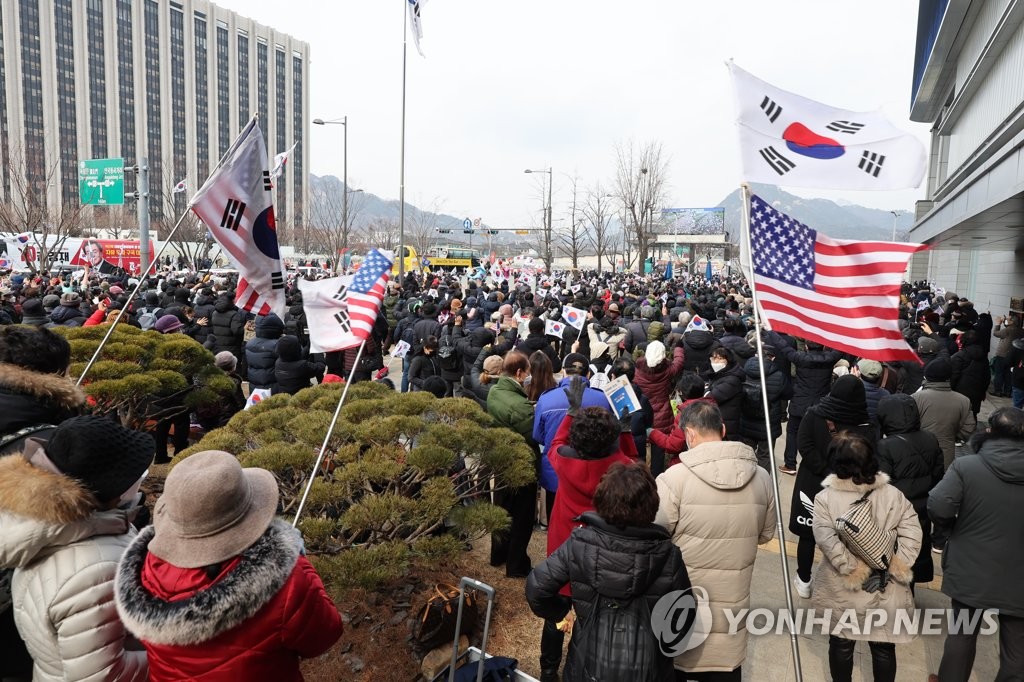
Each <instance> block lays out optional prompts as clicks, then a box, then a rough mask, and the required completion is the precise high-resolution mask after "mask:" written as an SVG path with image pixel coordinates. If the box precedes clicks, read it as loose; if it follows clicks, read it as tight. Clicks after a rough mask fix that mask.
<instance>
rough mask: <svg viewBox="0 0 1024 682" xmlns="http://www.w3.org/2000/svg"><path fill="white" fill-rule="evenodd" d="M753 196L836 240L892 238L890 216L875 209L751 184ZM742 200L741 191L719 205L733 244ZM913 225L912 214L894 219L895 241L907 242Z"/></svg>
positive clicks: (910, 212)
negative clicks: (723, 211) (903, 240)
mask: <svg viewBox="0 0 1024 682" xmlns="http://www.w3.org/2000/svg"><path fill="white" fill-rule="evenodd" d="M750 188H751V191H753V193H754V194H756V195H757V196H759V197H761V198H762V199H764V200H765V201H766V202H768V203H769V204H771V205H772V206H773V207H774V208H776V209H778V210H780V211H782V212H783V213H785V214H786V215H788V216H790V217H791V218H795V219H796V220H799V221H800V222H801V223H804V224H805V225H807V226H808V227H810V228H813V229H815V230H819V231H821V232H824V233H825V234H827V235H828V236H830V237H835V238H836V239H862V240H872V239H881V240H889V239H891V238H892V224H893V215H892V213H890V212H889V211H886V210H883V209H878V208H866V207H864V206H858V205H857V204H853V203H850V202H848V201H845V200H839V201H832V200H831V199H804V198H803V197H798V196H796V195H795V194H790V193H789V192H785V191H783V190H781V189H779V188H778V187H776V186H775V185H759V184H752V185H751V186H750ZM741 203H742V199H741V197H740V191H739V190H738V189H737V190H736V191H734V192H732V193H731V194H729V195H728V196H727V197H725V199H723V200H722V201H721V202H719V204H718V205H719V206H722V207H724V208H725V229H726V230H728V231H729V236H730V237H731V238H732V239H733V241H735V235H738V234H739V229H740V222H741V221H742V219H743V217H742V214H741V212H740V205H741ZM913 224H914V213H913V211H910V210H905V211H904V212H903V213H902V214H901V215H900V216H899V218H897V219H896V239H897V240H901V239H906V234H907V232H909V231H910V227H911V226H912V225H913Z"/></svg>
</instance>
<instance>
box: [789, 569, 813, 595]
mask: <svg viewBox="0 0 1024 682" xmlns="http://www.w3.org/2000/svg"><path fill="white" fill-rule="evenodd" d="M793 585H794V586H795V587H796V593H797V594H799V595H800V596H801V597H803V598H804V599H810V598H811V583H810V582H806V583H805V582H804V581H803V580H800V576H798V575H795V576H793Z"/></svg>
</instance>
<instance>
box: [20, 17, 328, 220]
mask: <svg viewBox="0 0 1024 682" xmlns="http://www.w3.org/2000/svg"><path fill="white" fill-rule="evenodd" d="M253 112H258V113H259V116H260V126H261V128H262V129H263V133H264V136H265V137H266V141H267V150H268V153H269V154H270V155H271V156H273V155H274V154H276V153H278V152H281V151H284V150H286V149H288V148H289V147H291V145H292V143H293V142H296V141H297V142H298V143H299V144H298V146H297V147H296V149H295V152H294V154H293V156H292V157H291V160H290V162H289V164H288V167H287V172H286V174H285V175H284V176H283V177H282V178H280V179H279V180H278V182H277V183H276V191H277V198H276V214H277V218H278V222H279V223H280V224H284V225H289V224H294V225H302V224H303V221H304V219H305V213H306V206H308V196H309V169H308V151H307V149H306V148H305V145H304V144H303V142H304V141H305V140H307V139H308V138H309V134H308V133H309V120H308V114H309V45H308V44H306V43H304V42H301V41H298V40H295V39H294V38H292V37H290V36H287V35H284V34H282V33H279V32H277V31H275V30H274V29H272V28H270V27H267V26H263V25H261V24H258V23H256V22H255V21H253V20H251V19H247V18H245V17H242V16H240V15H239V14H237V13H235V12H230V11H228V10H225V9H223V8H220V7H218V6H216V5H214V4H212V3H210V2H207V0H180V1H177V0H4V1H3V2H2V3H0V157H2V158H0V161H2V163H3V165H4V168H5V169H7V168H14V169H19V170H20V172H21V173H22V174H24V175H25V176H26V177H27V178H28V187H29V188H30V189H31V192H32V193H33V194H35V195H36V196H42V195H43V194H45V196H46V197H47V200H48V202H49V205H51V206H53V205H56V204H57V203H58V202H65V203H77V202H78V201H79V198H78V163H79V161H80V160H82V159H93V158H109V157H123V158H124V159H125V163H126V165H129V166H131V165H134V163H135V162H136V160H137V159H138V158H141V157H148V159H149V164H150V168H151V173H150V185H151V187H150V191H151V195H152V198H151V212H152V216H153V219H154V221H156V222H155V224H159V220H160V219H161V218H168V219H173V218H174V217H176V216H177V215H180V213H181V212H182V211H184V210H185V206H186V204H187V197H188V196H191V193H192V192H194V191H195V190H196V189H197V188H198V187H199V185H201V184H202V183H203V182H204V181H205V180H206V178H207V177H208V175H209V173H210V172H211V171H212V170H213V169H214V168H215V167H216V165H217V162H218V160H219V159H220V157H221V155H222V154H223V153H224V152H225V151H226V150H227V148H228V147H229V146H230V144H231V142H232V141H233V140H234V138H235V136H236V135H237V134H238V131H239V130H240V129H241V127H242V126H244V125H245V124H246V123H247V122H248V121H249V118H250V117H251V115H252V114H253ZM3 175H4V177H3V178H2V181H0V198H3V199H4V200H12V201H17V200H19V199H20V197H18V196H16V195H17V194H19V193H22V192H21V190H20V189H19V187H18V185H19V183H18V182H14V183H13V185H14V186H13V187H12V182H11V179H12V178H11V177H10V175H9V173H8V172H6V171H5V173H4V174H3ZM180 180H185V181H186V185H187V188H188V189H187V191H186V192H182V193H179V194H173V193H172V192H171V189H172V188H173V187H174V186H175V184H177V183H178V182H179V181H180ZM125 185H126V190H128V191H130V190H133V189H134V186H135V182H134V178H133V177H132V176H131V174H126V176H125Z"/></svg>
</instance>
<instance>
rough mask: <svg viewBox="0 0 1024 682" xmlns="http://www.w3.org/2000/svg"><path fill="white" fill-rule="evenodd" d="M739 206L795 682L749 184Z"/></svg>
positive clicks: (797, 671)
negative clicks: (751, 235)
mask: <svg viewBox="0 0 1024 682" xmlns="http://www.w3.org/2000/svg"><path fill="white" fill-rule="evenodd" d="M740 189H741V192H740V195H741V197H742V201H743V205H742V210H743V225H742V236H741V238H742V239H743V246H744V251H745V252H746V261H747V276H748V277H749V278H750V281H749V284H750V297H751V298H752V299H753V301H754V338H755V339H756V343H757V357H758V361H759V363H760V371H759V372H758V373H759V374H760V375H761V406H762V408H763V409H764V427H765V431H766V433H767V434H768V465H769V466H768V473H769V474H771V477H772V488H773V489H774V493H775V537H776V539H777V540H778V542H779V561H780V562H782V584H783V587H784V588H785V592H786V609H787V611H788V612H789V618H790V620H789V622H790V626H791V627H790V632H789V642H790V646H791V649H792V652H791V653H792V656H793V673H794V676H795V679H796V681H797V682H803V679H804V673H803V669H802V667H801V665H800V644H799V642H798V641H797V632H796V630H797V626H796V623H797V620H796V617H795V611H794V607H793V586H792V585H791V584H790V582H789V559H788V558H787V557H786V531H785V528H784V526H783V523H782V493H781V491H780V489H779V471H778V467H777V466H776V462H775V441H774V439H773V438H772V425H771V414H770V411H769V407H768V388H767V385H766V383H765V377H764V369H765V360H764V346H763V345H762V344H761V312H760V306H759V304H758V302H757V285H756V284H755V283H754V254H753V252H752V251H751V244H750V185H748V184H747V183H743V184H742V185H741V186H740Z"/></svg>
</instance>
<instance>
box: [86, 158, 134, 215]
mask: <svg viewBox="0 0 1024 682" xmlns="http://www.w3.org/2000/svg"><path fill="white" fill-rule="evenodd" d="M78 196H79V197H81V199H82V204H83V205H93V206H112V205H115V204H123V203H124V159H85V160H83V161H79V162H78Z"/></svg>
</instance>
